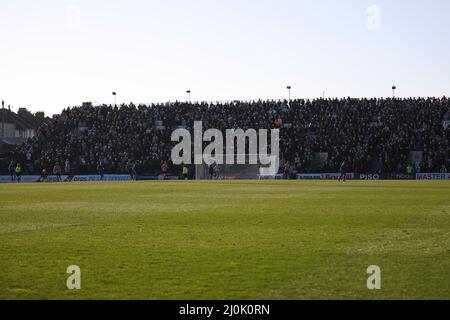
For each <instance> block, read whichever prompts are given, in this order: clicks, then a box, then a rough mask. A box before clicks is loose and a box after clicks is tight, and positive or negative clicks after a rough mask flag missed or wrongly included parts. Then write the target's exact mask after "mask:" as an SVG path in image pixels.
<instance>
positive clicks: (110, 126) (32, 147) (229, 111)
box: [1, 97, 450, 174]
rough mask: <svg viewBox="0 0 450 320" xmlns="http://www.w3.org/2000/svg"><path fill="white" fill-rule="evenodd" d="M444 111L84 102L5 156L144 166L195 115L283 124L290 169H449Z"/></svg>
mask: <svg viewBox="0 0 450 320" xmlns="http://www.w3.org/2000/svg"><path fill="white" fill-rule="evenodd" d="M449 119H450V102H449V101H448V99H447V98H445V97H444V98H410V99H351V98H347V99H317V100H292V101H291V102H290V103H288V102H287V101H254V102H239V101H234V102H227V103H182V102H175V103H167V104H157V105H148V106H147V105H138V106H136V105H133V104H129V105H121V106H107V105H103V106H97V107H94V106H92V105H84V106H82V107H73V108H67V109H65V110H64V111H63V112H62V113H61V114H60V115H56V116H54V117H53V119H52V120H51V121H50V122H48V123H46V124H44V125H42V126H40V127H39V129H38V130H37V133H36V135H35V136H34V137H33V138H29V139H27V141H26V142H24V143H23V144H21V145H20V146H18V147H17V148H16V149H15V150H13V151H11V152H10V153H9V154H8V155H7V156H8V158H9V160H14V161H16V162H20V163H23V164H24V165H25V168H26V170H27V173H30V174H31V173H37V174H39V173H40V172H41V170H42V169H47V170H48V171H51V170H52V168H53V166H54V165H55V163H60V164H61V165H63V164H64V163H65V161H66V160H69V161H70V163H71V167H72V168H73V170H74V171H75V172H77V173H78V174H91V173H97V171H98V164H99V163H102V166H103V167H104V170H105V172H106V173H115V174H120V173H128V172H130V170H131V167H132V166H133V165H134V166H135V168H136V167H137V168H138V169H137V170H138V171H139V173H141V174H151V173H155V172H160V168H161V164H162V163H163V162H164V161H167V160H169V159H170V151H171V148H172V147H173V145H174V144H173V143H172V142H171V141H170V136H171V133H172V130H174V129H176V128H180V127H183V128H187V129H189V130H192V127H193V123H194V121H200V120H201V121H203V126H204V127H205V128H217V129H222V130H225V129H228V128H242V129H244V130H246V129H248V128H255V129H263V128H264V129H272V128H281V134H280V137H281V140H280V150H281V158H282V160H281V167H283V164H284V163H285V162H286V161H289V162H290V163H291V164H292V166H293V168H294V171H295V172H303V173H308V172H337V171H338V170H339V167H340V165H341V163H342V162H343V160H344V159H347V161H349V166H351V167H352V170H354V172H364V173H380V172H391V173H392V172H406V171H407V167H410V166H411V167H413V168H414V170H415V171H416V172H420V171H422V172H438V171H439V170H441V169H442V168H443V167H445V168H446V170H448V168H449V164H448V159H449V139H450V127H449V126H448V125H446V124H448V120H449ZM417 155H420V156H419V157H417ZM415 157H416V158H415ZM1 169H2V172H7V168H5V166H3V167H2V168H1ZM179 170H180V168H174V167H173V166H172V167H171V171H173V172H178V171H179Z"/></svg>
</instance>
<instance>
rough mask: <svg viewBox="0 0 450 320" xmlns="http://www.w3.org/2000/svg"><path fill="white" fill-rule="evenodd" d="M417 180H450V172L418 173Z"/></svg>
mask: <svg viewBox="0 0 450 320" xmlns="http://www.w3.org/2000/svg"><path fill="white" fill-rule="evenodd" d="M416 179H417V180H450V173H417V174H416Z"/></svg>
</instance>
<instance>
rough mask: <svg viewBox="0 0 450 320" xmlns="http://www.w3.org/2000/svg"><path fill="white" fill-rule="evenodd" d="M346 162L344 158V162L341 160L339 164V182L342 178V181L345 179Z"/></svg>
mask: <svg viewBox="0 0 450 320" xmlns="http://www.w3.org/2000/svg"><path fill="white" fill-rule="evenodd" d="M346 167H347V163H346V161H345V160H344V162H342V164H341V169H340V176H339V182H340V181H341V180H342V181H344V182H346V181H347V168H346Z"/></svg>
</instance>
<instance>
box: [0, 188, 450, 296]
mask: <svg viewBox="0 0 450 320" xmlns="http://www.w3.org/2000/svg"><path fill="white" fill-rule="evenodd" d="M69 265H78V266H80V268H81V290H68V289H67V288H66V280H67V277H68V276H69V274H67V273H66V269H67V267H68V266H69ZM370 265H378V266H380V268H381V272H382V274H381V276H382V289H381V290H375V291H369V290H368V289H367V287H366V281H367V278H368V277H369V275H368V274H367V273H366V270H367V268H368V266H370ZM333 298H335V299H450V183H449V182H428V181H414V182H411V181H398V182H389V181H385V182H381V181H379V182H377V181H363V182H360V181H349V182H347V183H346V184H338V183H337V182H323V181H318V182H310V181H255V182H247V181H236V182H138V183H131V182H128V183H67V184H20V185H18V184H15V185H11V184H4V185H0V299H333Z"/></svg>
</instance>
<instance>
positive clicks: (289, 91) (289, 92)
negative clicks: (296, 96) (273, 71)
mask: <svg viewBox="0 0 450 320" xmlns="http://www.w3.org/2000/svg"><path fill="white" fill-rule="evenodd" d="M286 88H287V89H288V97H289V105H291V89H292V87H291V86H287V87H286Z"/></svg>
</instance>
